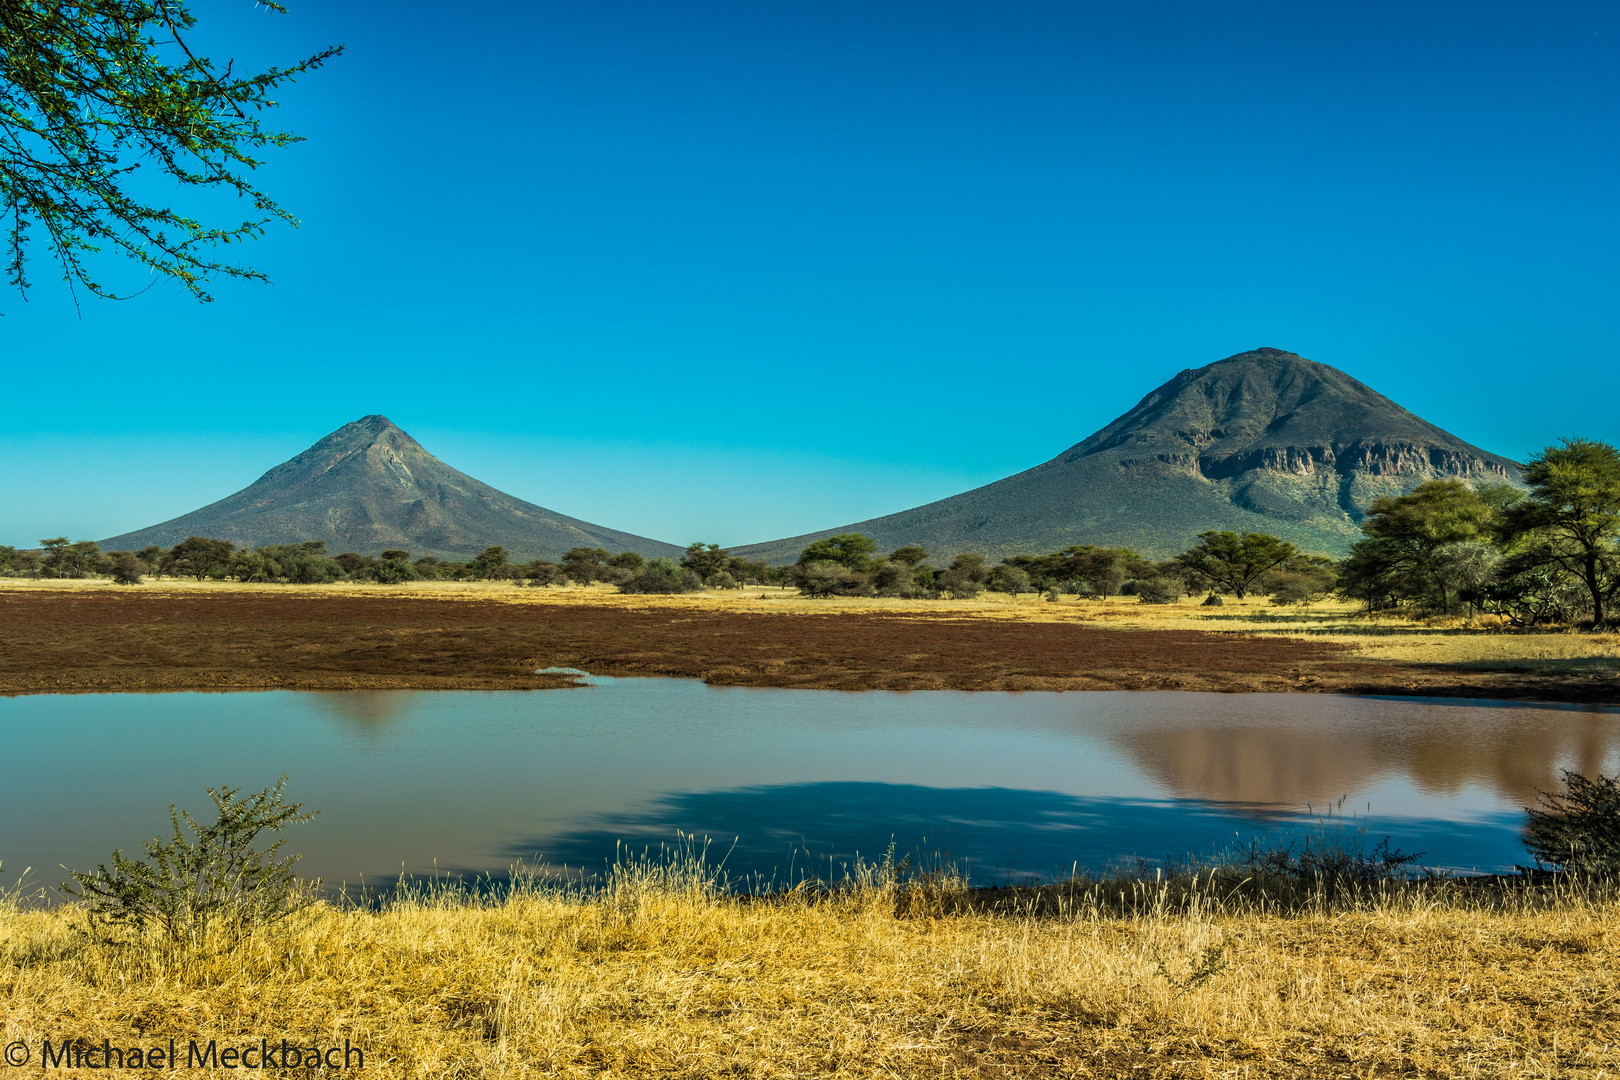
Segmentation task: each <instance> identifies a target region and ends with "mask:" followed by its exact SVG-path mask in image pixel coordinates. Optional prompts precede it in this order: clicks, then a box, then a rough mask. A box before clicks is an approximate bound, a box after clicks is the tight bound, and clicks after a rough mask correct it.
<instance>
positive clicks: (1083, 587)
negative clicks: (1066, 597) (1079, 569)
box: [1057, 578, 1097, 596]
mask: <svg viewBox="0 0 1620 1080" xmlns="http://www.w3.org/2000/svg"><path fill="white" fill-rule="evenodd" d="M1057 590H1058V592H1065V593H1073V594H1074V595H1075V596H1096V595H1097V589H1096V586H1094V585H1092V584H1091V582H1090V581H1088V580H1086V579H1085V578H1069V579H1068V580H1066V581H1060V582H1058V583H1057Z"/></svg>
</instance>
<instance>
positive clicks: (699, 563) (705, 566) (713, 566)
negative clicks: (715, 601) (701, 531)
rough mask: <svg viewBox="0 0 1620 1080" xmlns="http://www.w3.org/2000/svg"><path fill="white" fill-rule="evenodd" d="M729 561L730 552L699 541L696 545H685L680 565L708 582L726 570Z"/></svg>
mask: <svg viewBox="0 0 1620 1080" xmlns="http://www.w3.org/2000/svg"><path fill="white" fill-rule="evenodd" d="M730 559H731V552H729V551H726V550H723V549H722V548H721V547H720V545H719V544H705V543H703V541H701V540H699V541H698V542H697V543H694V544H688V545H687V548H686V554H685V555H684V556H682V557H681V565H682V566H684V567H686V569H688V570H690V571H692V573H694V574H696V575H697V576H698V577H699V578H701V579H702V580H704V581H708V580H709V579H710V578H712V577H714V576H715V575H716V574H719V573H721V572H722V571H724V570H726V569H727V567H728V566H729V565H730Z"/></svg>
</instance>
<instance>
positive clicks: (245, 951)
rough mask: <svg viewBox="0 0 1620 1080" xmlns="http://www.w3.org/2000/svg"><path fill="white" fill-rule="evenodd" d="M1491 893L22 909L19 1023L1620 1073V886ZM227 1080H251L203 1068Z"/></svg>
mask: <svg viewBox="0 0 1620 1080" xmlns="http://www.w3.org/2000/svg"><path fill="white" fill-rule="evenodd" d="M1470 895H1472V894H1469V893H1467V892H1466V891H1455V890H1453V891H1448V890H1447V889H1445V888H1440V889H1438V890H1431V889H1426V888H1425V887H1422V886H1414V885H1398V886H1394V887H1393V889H1392V891H1390V892H1388V893H1387V894H1385V895H1384V896H1383V897H1382V898H1379V899H1372V900H1367V901H1363V902H1360V903H1356V904H1349V905H1346V906H1344V907H1343V909H1342V910H1332V909H1330V908H1329V907H1326V906H1323V905H1315V906H1311V905H1307V907H1306V909H1305V910H1304V912H1303V913H1299V914H1291V915H1290V914H1280V913H1269V914H1268V913H1265V912H1263V911H1261V910H1259V909H1257V908H1255V907H1254V905H1253V904H1252V903H1251V904H1245V903H1226V904H1223V903H1222V902H1221V898H1219V897H1211V896H1198V895H1197V894H1196V891H1195V894H1194V898H1193V900H1192V902H1191V903H1190V904H1183V905H1181V906H1180V907H1179V909H1178V910H1175V911H1172V910H1170V908H1169V906H1167V905H1165V904H1162V903H1156V902H1155V898H1154V893H1153V888H1152V887H1151V886H1144V887H1142V888H1141V889H1139V890H1138V891H1137V896H1136V899H1137V901H1138V902H1139V905H1138V908H1137V910H1136V913H1135V914H1132V915H1129V916H1120V915H1117V914H1111V913H1110V910H1111V909H1108V908H1105V907H1104V906H1100V905H1099V904H1098V903H1097V901H1098V900H1099V899H1100V896H1099V894H1098V893H1097V892H1096V891H1093V892H1092V893H1090V894H1078V895H1076V894H1070V899H1069V901H1068V902H1067V903H1060V904H1059V905H1058V909H1057V912H1056V913H1055V914H1050V913H1049V914H1046V915H1043V916H1041V917H1036V916H1035V915H1033V914H1031V913H1030V911H1031V909H1030V908H1022V909H1021V908H1020V907H1019V905H1018V904H1017V903H1013V904H1011V905H1006V904H1003V905H1002V910H1001V912H1000V913H992V912H989V911H987V910H985V909H984V907H983V906H982V905H980V906H978V907H977V908H975V906H974V905H973V904H970V903H969V904H960V905H957V907H958V909H959V913H956V914H940V912H942V911H944V910H945V908H944V907H943V906H940V905H933V906H930V905H929V904H927V903H914V904H910V905H908V904H907V903H905V902H904V901H906V900H907V899H908V898H910V899H913V900H915V899H916V897H917V894H915V893H910V894H907V893H897V892H896V890H895V887H894V886H893V885H892V884H885V883H884V882H883V881H881V880H880V879H877V878H869V879H868V880H867V881H866V882H865V883H864V884H863V885H861V886H860V887H857V888H854V889H850V890H846V891H843V892H835V893H832V894H810V893H804V892H800V893H794V894H790V895H787V896H780V897H773V898H766V899H753V900H748V899H740V898H737V897H732V896H727V895H725V894H723V893H720V892H717V891H715V890H714V889H712V888H710V887H708V886H707V885H706V884H705V883H704V881H703V879H702V875H701V874H700V873H698V872H696V871H693V870H692V869H690V868H687V869H684V870H683V869H681V868H680V867H676V868H673V869H672V868H670V867H668V866H665V867H656V866H649V865H643V866H641V867H639V868H637V867H632V868H630V869H628V870H625V871H622V872H621V873H620V874H619V875H618V876H617V878H616V880H615V882H614V883H613V885H612V886H611V887H608V888H606V889H603V890H600V891H597V892H594V893H586V892H583V891H580V890H577V889H574V890H568V889H564V888H560V887H543V886H540V887H531V888H527V889H518V890H515V891H514V892H513V893H511V894H509V895H507V896H506V897H504V898H502V899H499V900H493V901H483V902H481V901H478V900H476V899H471V898H469V897H467V896H464V895H457V894H454V893H449V894H444V893H441V894H438V895H433V894H427V895H419V896H418V897H416V898H415V899H407V900H403V901H400V902H397V903H395V904H392V905H391V906H388V907H387V908H385V909H383V910H380V911H364V910H354V909H339V908H334V907H330V906H322V907H320V908H317V909H315V910H314V911H312V912H310V913H308V914H307V915H306V916H304V917H302V920H301V921H300V922H298V923H297V924H295V925H288V926H283V927H282V928H280V929H277V930H275V931H271V932H263V933H260V934H259V935H258V936H256V937H254V938H252V939H250V940H249V941H248V942H247V944H245V945H244V946H242V947H241V948H239V949H238V950H236V951H235V952H233V953H224V954H220V955H214V956H209V957H201V956H190V957H185V958H178V959H177V958H173V957H170V956H168V955H166V954H165V953H164V952H163V951H162V950H161V949H159V948H158V947H156V945H155V944H154V943H152V942H150V941H142V942H139V943H134V944H128V945H124V946H115V945H111V944H107V943H104V942H98V941H97V940H95V939H94V938H92V937H91V936H89V935H87V934H86V933H85V929H84V928H85V917H84V914H83V912H82V911H81V910H79V909H74V908H65V909H63V908H59V909H56V910H49V911H47V910H25V909H23V908H20V907H19V906H17V905H16V904H15V903H13V904H11V905H9V906H6V907H5V908H4V909H0V999H3V1001H4V1005H5V1013H4V1016H5V1019H4V1030H3V1033H0V1037H3V1040H4V1041H5V1042H7V1043H10V1042H13V1041H15V1040H22V1041H24V1042H25V1043H26V1044H28V1045H29V1046H30V1047H31V1048H33V1056H34V1063H35V1064H34V1065H33V1066H31V1067H30V1069H28V1070H17V1073H18V1075H30V1074H32V1072H33V1071H37V1063H38V1060H39V1050H38V1046H39V1043H40V1040H41V1039H44V1038H52V1039H54V1040H56V1041H57V1042H58V1043H59V1042H60V1041H61V1040H62V1039H65V1038H69V1037H80V1038H83V1039H85V1040H87V1041H89V1042H94V1043H95V1044H96V1045H99V1044H100V1040H102V1039H103V1038H106V1039H109V1040H110V1041H111V1042H112V1044H113V1045H114V1046H131V1045H139V1044H143V1043H146V1044H152V1043H160V1040H161V1041H166V1040H167V1039H168V1038H170V1037H174V1038H175V1039H176V1040H177V1042H178V1043H179V1045H180V1046H181V1047H182V1052H183V1048H184V1047H185V1046H186V1044H187V1041H188V1040H191V1039H198V1040H202V1041H206V1040H208V1039H213V1040H217V1041H218V1042H219V1045H220V1046H221V1047H223V1046H225V1045H227V1044H231V1045H244V1044H250V1043H251V1044H253V1045H257V1044H258V1041H259V1039H261V1038H268V1039H270V1040H271V1042H272V1043H274V1042H275V1041H276V1040H277V1039H279V1038H281V1037H283V1036H284V1035H287V1036H292V1037H294V1039H295V1041H296V1039H298V1038H299V1037H301V1038H302V1040H303V1043H304V1045H308V1044H309V1043H310V1042H311V1041H315V1042H318V1043H319V1044H320V1045H322V1046H326V1045H331V1044H333V1043H335V1044H338V1045H341V1044H342V1042H343V1040H344V1039H345V1038H347V1039H349V1040H351V1042H352V1043H353V1044H356V1045H359V1046H361V1047H363V1048H364V1049H365V1051H366V1054H367V1058H366V1065H367V1071H366V1075H381V1076H388V1077H433V1078H438V1077H485V1076H489V1077H525V1076H570V1077H572V1076H610V1077H618V1076H625V1077H629V1076H689V1077H713V1076H758V1077H785V1076H809V1075H817V1076H820V1075H827V1076H849V1077H867V1076H874V1077H875V1076H890V1077H892V1076H903V1077H913V1076H993V1077H1002V1076H1029V1077H1036V1076H1039V1077H1055V1076H1108V1077H1172V1076H1174V1077H1218V1076H1233V1077H1244V1076H1253V1077H1270V1076H1290V1077H1292V1076H1299V1077H1341V1076H1342V1077H1366V1076H1433V1077H1499V1076H1500V1077H1507V1076H1513V1077H1519V1076H1547V1077H1553V1076H1558V1077H1566V1076H1590V1077H1594V1078H1595V1077H1602V1076H1611V1077H1612V1076H1615V1075H1617V1074H1620V1012H1617V1004H1616V1002H1617V999H1620V966H1617V959H1620V930H1617V928H1616V927H1617V916H1620V904H1617V902H1616V899H1615V897H1614V895H1613V893H1612V892H1586V893H1577V892H1570V893H1566V894H1565V895H1562V896H1554V897H1551V898H1549V897H1547V896H1542V895H1532V894H1530V893H1528V892H1523V893H1518V894H1514V893H1511V892H1509V893H1507V894H1502V893H1499V892H1493V893H1490V894H1489V895H1488V898H1485V899H1481V898H1479V897H1475V898H1474V899H1469V896H1470ZM1480 895H1481V896H1484V895H1485V894H1480ZM958 898H960V897H958ZM897 901H901V902H897ZM908 910H911V911H918V912H929V911H932V912H933V914H915V915H911V916H909V917H908V916H905V915H902V914H899V913H900V912H905V911H908ZM1206 960H1213V963H1212V964H1210V965H1209V967H1211V968H1212V969H1213V970H1214V974H1213V975H1212V976H1211V977H1210V978H1208V979H1207V981H1204V982H1202V983H1201V984H1198V985H1192V980H1190V979H1189V976H1190V974H1191V973H1192V972H1193V971H1194V970H1195V969H1197V968H1198V967H1200V966H1201V965H1203V964H1204V962H1205V961H1206ZM215 1074H217V1075H221V1076H224V1075H237V1074H236V1073H235V1072H234V1071H228V1070H224V1069H219V1070H215V1071H212V1072H210V1071H207V1070H199V1071H194V1072H193V1073H192V1075H215Z"/></svg>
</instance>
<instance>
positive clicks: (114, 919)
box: [61, 776, 320, 949]
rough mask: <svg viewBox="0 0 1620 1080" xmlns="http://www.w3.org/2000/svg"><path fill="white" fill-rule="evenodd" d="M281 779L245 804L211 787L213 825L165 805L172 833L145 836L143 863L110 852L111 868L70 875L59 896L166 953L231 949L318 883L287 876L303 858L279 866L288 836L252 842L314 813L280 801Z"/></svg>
mask: <svg viewBox="0 0 1620 1080" xmlns="http://www.w3.org/2000/svg"><path fill="white" fill-rule="evenodd" d="M286 782H287V778H286V777H285V776H283V777H282V778H281V779H280V780H279V781H277V782H276V786H275V787H274V788H265V789H264V790H263V791H261V792H259V793H258V794H256V795H250V796H249V797H247V798H245V799H238V798H237V797H236V795H237V792H239V791H240V790H241V789H240V788H231V787H221V788H219V789H217V790H216V789H214V788H209V789H208V796H209V798H211V799H213V801H214V807H215V809H216V810H217V811H218V814H219V817H218V820H216V821H215V822H213V823H212V824H209V825H199V824H198V823H197V821H196V819H194V818H193V817H192V816H191V814H190V813H188V812H187V811H184V810H176V809H175V807H174V804H173V803H170V804H169V822H170V824H171V825H172V826H173V828H174V835H173V837H172V838H171V839H170V840H169V841H168V842H167V843H165V842H163V841H161V840H156V839H154V840H148V841H147V842H146V844H145V845H144V846H145V850H146V856H147V858H146V859H145V860H142V859H130V858H126V857H125V856H124V854H123V852H121V851H114V852H113V853H112V867H111V868H108V867H107V865H106V864H105V863H104V864H102V865H101V866H100V867H98V868H97V869H95V870H94V871H89V872H84V871H69V873H70V874H71V875H72V877H73V879H74V881H76V882H77V883H78V887H77V888H75V887H74V886H73V885H71V884H64V885H63V886H62V887H61V890H62V892H64V893H65V894H67V895H69V896H79V897H82V898H83V899H84V900H85V901H86V904H85V913H86V917H87V919H88V921H89V924H90V927H91V929H92V930H94V931H96V932H98V933H105V932H106V930H107V929H109V928H113V929H121V930H127V931H128V932H130V933H131V934H133V935H134V940H137V941H139V940H141V939H142V938H143V937H144V936H145V932H146V931H147V930H149V929H150V930H153V931H154V932H156V934H157V935H158V937H159V939H160V940H161V941H162V942H164V943H165V944H167V945H168V946H171V947H186V948H191V949H201V948H205V947H209V946H213V945H223V946H225V947H230V946H234V945H235V944H237V943H238V942H239V941H240V940H241V938H242V937H243V936H244V935H245V934H247V933H249V932H251V931H252V930H254V929H255V928H258V927H264V926H271V925H274V924H276V923H278V922H280V921H281V920H283V919H285V918H287V917H288V916H289V915H292V914H295V913H296V912H298V911H300V910H302V909H304V908H306V907H308V906H309V905H310V904H312V903H313V902H314V896H315V890H317V889H318V888H319V886H320V883H319V882H305V881H302V880H300V879H299V878H298V877H297V876H296V875H295V874H294V873H293V866H294V865H295V864H296V863H297V862H298V859H299V856H297V855H290V856H288V857H287V858H285V859H281V860H279V861H278V859H277V855H278V854H279V853H280V851H281V848H282V846H283V845H284V844H285V843H286V840H285V839H281V840H277V841H276V842H275V843H273V844H271V845H270V846H269V847H268V848H266V849H264V850H262V851H261V850H257V849H255V848H254V846H253V845H254V843H255V842H256V841H257V839H258V836H259V834H260V833H262V832H279V831H281V830H282V829H285V828H286V827H287V826H289V825H293V824H296V823H297V822H300V821H307V820H309V819H310V818H312V817H314V816H315V813H316V812H310V813H304V814H301V813H299V810H300V809H301V807H300V804H298V803H287V802H284V801H283V799H282V789H283V787H284V786H285V784H286ZM182 821H183V822H184V823H185V828H182V827H181V822H182ZM188 829H189V830H190V832H191V835H190V836H187V835H186V831H187V830H188Z"/></svg>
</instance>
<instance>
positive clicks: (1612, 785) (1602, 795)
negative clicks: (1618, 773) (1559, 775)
mask: <svg viewBox="0 0 1620 1080" xmlns="http://www.w3.org/2000/svg"><path fill="white" fill-rule="evenodd" d="M1563 777H1564V790H1563V791H1562V792H1559V793H1556V794H1554V793H1549V792H1546V791H1541V792H1538V793H1537V803H1538V804H1539V806H1537V807H1531V806H1527V807H1525V810H1524V812H1525V814H1527V815H1528V816H1529V819H1530V820H1529V823H1528V824H1527V825H1526V827H1525V841H1524V844H1525V847H1527V848H1529V849H1530V854H1531V855H1532V856H1534V857H1535V860H1536V862H1537V863H1538V864H1540V865H1542V866H1555V867H1561V868H1563V869H1565V870H1576V871H1581V872H1584V873H1605V874H1613V873H1617V872H1620V777H1613V776H1601V775H1600V776H1598V777H1597V778H1596V779H1592V780H1588V779H1587V778H1586V777H1585V776H1583V775H1581V774H1580V773H1578V772H1571V771H1569V770H1568V769H1565V770H1564V771H1563Z"/></svg>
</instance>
